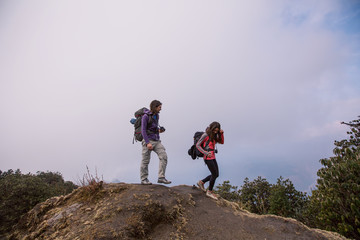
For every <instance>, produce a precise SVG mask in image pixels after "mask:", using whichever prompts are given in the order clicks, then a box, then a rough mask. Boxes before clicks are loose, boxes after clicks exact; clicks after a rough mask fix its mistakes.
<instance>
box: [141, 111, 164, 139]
mask: <svg viewBox="0 0 360 240" xmlns="http://www.w3.org/2000/svg"><path fill="white" fill-rule="evenodd" d="M144 113H145V114H144V115H143V117H142V119H141V135H143V138H144V141H145V143H146V144H148V143H149V141H150V140H153V141H159V140H160V135H159V127H158V126H159V114H154V115H151V111H149V110H145V111H144ZM149 117H152V120H151V122H150V125H149V126H148V122H149Z"/></svg>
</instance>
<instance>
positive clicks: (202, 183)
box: [197, 180, 206, 192]
mask: <svg viewBox="0 0 360 240" xmlns="http://www.w3.org/2000/svg"><path fill="white" fill-rule="evenodd" d="M197 185H198V186H199V188H200V189H201V190H202V191H203V192H206V189H205V187H204V182H203V181H201V180H200V181H198V183H197Z"/></svg>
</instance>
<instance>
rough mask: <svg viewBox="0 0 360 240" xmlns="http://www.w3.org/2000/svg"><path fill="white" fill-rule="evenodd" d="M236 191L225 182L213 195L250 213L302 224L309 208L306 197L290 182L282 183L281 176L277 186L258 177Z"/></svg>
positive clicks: (235, 188)
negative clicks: (291, 220)
mask: <svg viewBox="0 0 360 240" xmlns="http://www.w3.org/2000/svg"><path fill="white" fill-rule="evenodd" d="M237 188H238V187H237V186H232V185H230V182H229V181H224V182H223V183H222V184H221V185H218V186H217V187H216V192H217V193H218V194H220V196H221V197H222V198H224V199H226V200H229V201H234V202H238V203H239V204H241V206H243V207H244V208H245V209H247V210H249V211H250V212H252V213H257V214H275V215H279V216H283V217H292V218H295V219H298V220H300V221H302V222H305V221H306V220H307V216H305V215H304V213H305V211H306V210H307V208H308V204H309V199H308V196H307V195H306V193H303V192H300V191H297V190H296V189H295V187H294V185H293V184H292V182H291V181H290V180H289V179H285V180H284V179H283V178H282V177H281V176H280V178H278V179H277V183H276V184H270V183H269V182H268V181H267V180H266V179H265V178H262V177H260V176H259V177H258V178H257V179H255V180H253V181H249V179H248V178H245V180H244V185H243V186H242V187H241V188H240V189H239V190H237Z"/></svg>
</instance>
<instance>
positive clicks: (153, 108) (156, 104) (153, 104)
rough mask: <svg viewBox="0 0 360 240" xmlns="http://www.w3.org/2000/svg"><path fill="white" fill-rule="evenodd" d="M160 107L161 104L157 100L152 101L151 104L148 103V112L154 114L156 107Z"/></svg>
mask: <svg viewBox="0 0 360 240" xmlns="http://www.w3.org/2000/svg"><path fill="white" fill-rule="evenodd" d="M160 105H162V103H161V102H160V101H158V100H153V101H152V102H151V103H150V111H151V112H152V113H155V112H156V111H155V108H157V107H158V106H160Z"/></svg>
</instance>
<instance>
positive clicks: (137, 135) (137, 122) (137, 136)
mask: <svg viewBox="0 0 360 240" xmlns="http://www.w3.org/2000/svg"><path fill="white" fill-rule="evenodd" d="M144 110H148V109H147V108H146V107H143V108H140V109H139V110H137V111H136V112H135V114H134V115H135V118H132V119H131V120H130V122H131V123H132V124H134V138H133V143H134V141H139V142H141V141H142V140H143V139H144V138H143V136H142V134H141V119H142V117H143V116H144V114H146V113H145V112H144ZM151 122H152V117H150V116H149V122H148V125H149V124H151Z"/></svg>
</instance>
